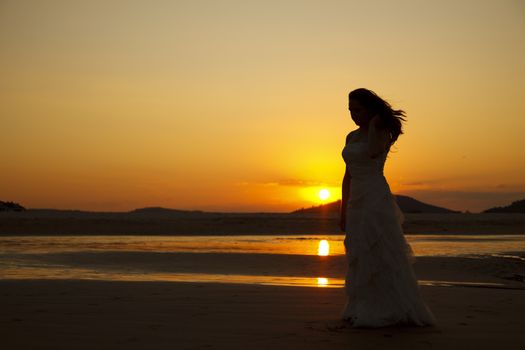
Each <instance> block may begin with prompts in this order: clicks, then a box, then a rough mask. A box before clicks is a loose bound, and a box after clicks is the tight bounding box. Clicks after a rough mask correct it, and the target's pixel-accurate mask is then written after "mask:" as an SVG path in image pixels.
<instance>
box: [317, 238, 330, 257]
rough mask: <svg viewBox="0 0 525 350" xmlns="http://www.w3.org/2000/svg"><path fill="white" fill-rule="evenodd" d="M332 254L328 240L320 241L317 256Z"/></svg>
mask: <svg viewBox="0 0 525 350" xmlns="http://www.w3.org/2000/svg"><path fill="white" fill-rule="evenodd" d="M329 254H330V244H329V243H328V241H327V240H326V239H322V240H320V241H319V248H318V249H317V255H319V256H327V255H329Z"/></svg>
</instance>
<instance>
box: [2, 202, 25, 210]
mask: <svg viewBox="0 0 525 350" xmlns="http://www.w3.org/2000/svg"><path fill="white" fill-rule="evenodd" d="M24 210H26V208H24V207H23V206H21V205H20V204H18V203H15V202H2V201H0V211H24Z"/></svg>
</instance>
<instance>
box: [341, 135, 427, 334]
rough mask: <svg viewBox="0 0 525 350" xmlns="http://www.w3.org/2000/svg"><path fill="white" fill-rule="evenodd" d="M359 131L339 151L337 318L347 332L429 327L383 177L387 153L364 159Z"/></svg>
mask: <svg viewBox="0 0 525 350" xmlns="http://www.w3.org/2000/svg"><path fill="white" fill-rule="evenodd" d="M359 132H360V131H359V129H357V130H354V131H353V132H352V133H351V134H350V136H349V139H348V143H347V144H346V146H345V147H344V149H343V152H342V156H343V159H344V161H345V163H346V166H347V170H348V172H349V174H350V175H351V182H350V194H349V199H348V202H347V206H346V208H345V210H346V232H345V233H346V235H345V240H344V245H345V249H346V257H347V264H348V266H347V269H348V270H347V274H346V280H345V292H346V296H347V300H346V303H345V306H344V308H343V310H342V313H341V317H342V319H344V320H345V321H350V322H351V325H352V327H383V326H388V325H395V324H405V325H417V326H427V325H434V324H435V323H436V320H435V317H434V315H433V314H432V312H431V311H430V309H429V308H428V307H427V305H426V304H425V303H424V301H423V300H422V298H421V295H420V291H419V285H418V282H417V279H416V276H415V274H414V270H413V267H412V264H413V263H414V262H415V257H414V253H413V251H412V248H411V247H410V245H409V243H408V242H407V241H406V239H405V236H404V233H403V229H402V226H401V225H402V223H403V220H404V216H403V213H402V212H401V210H400V209H399V207H398V205H397V202H396V200H395V198H394V196H393V195H392V193H391V191H390V187H389V185H388V183H387V181H386V179H385V177H384V175H383V168H384V164H385V161H386V158H387V154H388V152H389V149H387V150H385V151H384V153H383V154H382V155H380V156H378V157H377V158H371V157H369V156H368V153H367V147H368V143H367V141H363V140H356V136H358V133H359Z"/></svg>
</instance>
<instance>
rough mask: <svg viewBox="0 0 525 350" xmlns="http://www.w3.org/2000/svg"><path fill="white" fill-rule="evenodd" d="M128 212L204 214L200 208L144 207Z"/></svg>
mask: <svg viewBox="0 0 525 350" xmlns="http://www.w3.org/2000/svg"><path fill="white" fill-rule="evenodd" d="M128 213H130V214H145V215H146V214H147V215H151V214H153V215H188V214H190V215H191V214H205V212H203V211H201V210H181V209H170V208H163V207H146V208H138V209H134V210H131V211H129V212H128Z"/></svg>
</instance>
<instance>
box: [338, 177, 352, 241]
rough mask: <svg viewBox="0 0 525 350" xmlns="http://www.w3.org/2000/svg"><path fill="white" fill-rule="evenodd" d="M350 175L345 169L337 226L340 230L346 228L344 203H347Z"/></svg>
mask: <svg viewBox="0 0 525 350" xmlns="http://www.w3.org/2000/svg"><path fill="white" fill-rule="evenodd" d="M351 178H352V177H351V176H350V174H349V173H348V170H345V176H344V177H343V185H342V186H341V188H342V195H341V215H340V222H339V227H340V228H341V231H345V230H346V205H347V203H348V197H349V194H350V182H351Z"/></svg>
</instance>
